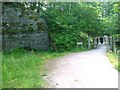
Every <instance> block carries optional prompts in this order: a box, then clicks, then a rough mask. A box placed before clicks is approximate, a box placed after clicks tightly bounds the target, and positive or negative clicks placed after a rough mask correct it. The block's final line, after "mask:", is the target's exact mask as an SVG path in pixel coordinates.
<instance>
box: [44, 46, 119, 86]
mask: <svg viewBox="0 0 120 90" xmlns="http://www.w3.org/2000/svg"><path fill="white" fill-rule="evenodd" d="M45 74H46V75H45V77H44V79H45V80H46V82H47V83H48V84H49V85H50V86H49V87H51V88H118V71H117V70H115V68H113V65H112V64H111V63H110V62H109V60H108V58H107V56H106V47H105V45H99V47H98V48H97V49H92V50H89V51H85V52H80V53H71V54H69V55H65V56H63V57H60V58H56V59H54V60H49V61H48V62H47V64H46V65H45Z"/></svg>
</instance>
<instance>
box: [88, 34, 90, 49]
mask: <svg viewBox="0 0 120 90" xmlns="http://www.w3.org/2000/svg"><path fill="white" fill-rule="evenodd" d="M88 49H90V36H89V35H88Z"/></svg>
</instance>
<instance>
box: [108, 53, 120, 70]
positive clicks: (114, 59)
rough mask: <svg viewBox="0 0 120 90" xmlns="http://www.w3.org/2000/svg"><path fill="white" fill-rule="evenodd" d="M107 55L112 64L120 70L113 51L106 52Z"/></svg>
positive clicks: (119, 64) (119, 63)
mask: <svg viewBox="0 0 120 90" xmlns="http://www.w3.org/2000/svg"><path fill="white" fill-rule="evenodd" d="M107 56H108V58H109V60H110V62H111V63H112V64H113V65H114V67H115V69H117V70H118V71H119V72H120V62H119V61H118V60H116V56H115V55H114V53H113V52H108V53H107Z"/></svg>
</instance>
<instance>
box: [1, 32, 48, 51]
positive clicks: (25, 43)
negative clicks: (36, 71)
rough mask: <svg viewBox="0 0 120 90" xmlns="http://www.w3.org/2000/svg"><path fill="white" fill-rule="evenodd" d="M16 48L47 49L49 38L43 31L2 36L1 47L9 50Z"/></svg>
mask: <svg viewBox="0 0 120 90" xmlns="http://www.w3.org/2000/svg"><path fill="white" fill-rule="evenodd" d="M16 48H28V49H34V50H48V49H49V38H48V34H47V33H45V32H40V33H34V34H14V35H11V36H10V35H4V36H2V49H3V50H4V51H11V50H13V49H16Z"/></svg>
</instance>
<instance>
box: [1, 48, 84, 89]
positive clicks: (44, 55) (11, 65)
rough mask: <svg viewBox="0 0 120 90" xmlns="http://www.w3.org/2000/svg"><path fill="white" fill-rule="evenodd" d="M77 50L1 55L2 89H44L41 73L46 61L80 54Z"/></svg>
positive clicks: (15, 51)
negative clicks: (71, 54) (74, 53)
mask: <svg viewBox="0 0 120 90" xmlns="http://www.w3.org/2000/svg"><path fill="white" fill-rule="evenodd" d="M84 50H85V49H82V50H80V49H77V50H75V49H74V50H73V51H68V52H61V53H58V52H42V51H41V52H40V51H37V52H34V51H25V50H23V49H17V50H14V51H13V52H11V53H7V52H3V53H2V87H3V88H40V87H45V85H46V83H45V82H44V81H43V79H42V76H41V73H42V70H44V69H42V68H43V66H44V64H45V62H46V61H47V60H50V59H53V58H56V57H60V56H63V55H66V54H69V53H71V52H80V51H84Z"/></svg>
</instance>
